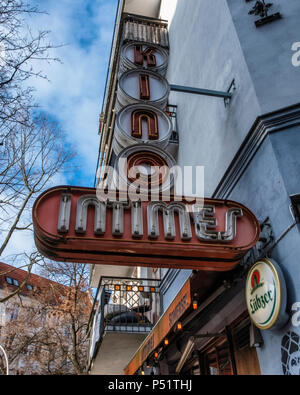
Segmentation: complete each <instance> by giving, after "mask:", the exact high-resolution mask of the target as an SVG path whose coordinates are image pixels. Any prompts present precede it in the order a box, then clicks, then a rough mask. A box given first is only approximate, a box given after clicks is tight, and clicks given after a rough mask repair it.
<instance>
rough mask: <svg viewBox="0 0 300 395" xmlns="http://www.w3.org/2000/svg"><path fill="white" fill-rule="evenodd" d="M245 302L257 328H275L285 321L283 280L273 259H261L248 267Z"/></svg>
mask: <svg viewBox="0 0 300 395" xmlns="http://www.w3.org/2000/svg"><path fill="white" fill-rule="evenodd" d="M246 302H247V308H248V312H249V315H250V318H251V320H252V321H253V323H254V325H256V326H257V327H258V328H260V329H271V328H272V329H275V328H280V327H281V326H283V325H284V324H285V323H286V321H287V319H288V316H287V314H286V311H285V310H286V303H287V301H286V285H285V280H284V277H283V274H282V271H281V269H280V267H279V266H278V264H277V263H276V262H274V260H273V259H262V260H260V261H258V262H256V263H255V264H254V265H253V266H252V268H251V269H250V271H249V273H248V277H247V281H246Z"/></svg>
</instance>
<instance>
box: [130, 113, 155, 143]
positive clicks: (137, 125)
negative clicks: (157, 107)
mask: <svg viewBox="0 0 300 395" xmlns="http://www.w3.org/2000/svg"><path fill="white" fill-rule="evenodd" d="M143 121H146V122H147V126H148V139H149V140H158V138H159V131H158V120H157V114H156V113H155V112H154V111H151V110H136V111H133V113H132V114H131V128H132V137H135V138H138V139H141V138H142V135H143Z"/></svg>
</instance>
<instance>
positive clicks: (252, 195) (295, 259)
mask: <svg viewBox="0 0 300 395" xmlns="http://www.w3.org/2000/svg"><path fill="white" fill-rule="evenodd" d="M299 144H300V133H299V130H297V128H295V129H287V130H284V131H281V132H277V133H274V134H272V135H270V137H269V138H268V139H267V140H266V141H265V142H264V144H263V145H262V146H261V148H260V150H259V151H258V152H257V154H256V156H255V158H254V159H253V160H252V162H251V163H250V165H249V166H248V168H247V170H246V171H245V173H244V174H243V176H242V178H241V179H240V181H239V183H238V184H237V186H236V187H235V189H234V190H233V192H232V193H231V195H230V199H233V200H237V201H239V202H241V203H243V204H245V205H246V206H247V207H249V208H250V209H251V210H252V211H253V212H254V213H255V214H256V216H257V218H258V219H259V220H260V222H262V221H263V220H265V219H266V217H269V218H270V222H271V225H272V229H273V232H274V237H275V240H277V239H279V238H280V237H281V235H282V234H283V233H284V232H285V231H286V230H287V228H288V227H289V226H290V225H291V224H292V223H293V222H294V219H293V217H292V215H291V213H290V210H289V206H290V203H291V201H290V198H289V190H292V187H294V188H296V183H298V191H300V183H299V172H300V158H299V150H298V151H297V148H299ZM274 147H275V148H274ZM287 150H289V152H287ZM297 180H298V181H297ZM292 185H293V186H292ZM287 188H288V189H287ZM294 190H295V189H294ZM299 256H300V234H299V229H298V228H297V227H294V228H293V229H292V230H291V231H290V232H288V233H287V234H286V236H285V237H284V238H283V239H282V240H281V241H280V242H279V243H278V245H277V247H275V248H274V250H272V252H271V257H272V258H273V259H275V260H276V261H277V262H278V263H279V265H280V267H281V269H282V271H283V273H284V276H285V279H286V285H287V292H288V313H289V314H290V316H291V315H292V312H291V306H292V305H293V304H294V303H295V302H297V301H300V271H299ZM288 332H294V333H295V334H299V336H300V327H295V326H293V325H292V322H291V320H289V322H288V323H287V325H286V326H285V327H284V328H282V329H281V330H268V331H262V335H263V339H264V347H263V348H261V349H259V350H258V356H259V361H260V367H261V372H262V374H276V375H278V374H283V367H282V352H284V351H282V341H283V340H284V339H285V336H287V334H288ZM299 347H300V343H299Z"/></svg>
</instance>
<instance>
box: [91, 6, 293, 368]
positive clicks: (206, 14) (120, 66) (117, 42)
mask: <svg viewBox="0 0 300 395" xmlns="http://www.w3.org/2000/svg"><path fill="white" fill-rule="evenodd" d="M299 14H300V5H299V2H297V0H290V1H289V2H288V3H287V2H283V1H282V0H276V1H275V2H274V3H273V4H266V3H265V2H264V1H257V2H255V1H245V0H215V1H213V2H212V1H207V0H194V1H189V2H187V1H184V0H161V1H160V0H147V1H144V0H143V1H142V0H132V1H129V0H124V1H120V2H119V7H118V13H117V16H116V24H115V32H114V37H113V43H112V51H111V57H110V64H109V71H108V77H107V85H106V91H105V97H104V102H103V108H102V114H101V122H100V130H99V131H100V147H99V163H98V165H99V168H98V171H97V177H96V181H95V186H98V185H99V183H100V184H101V183H102V184H103V183H109V182H110V175H109V174H107V173H106V166H108V165H110V166H115V168H117V170H118V171H119V173H120V172H121V170H122V169H121V168H118V166H119V165H118V163H119V162H118V161H119V160H120V158H124V157H126V158H127V159H128V158H129V159H131V158H132V157H135V158H137V159H136V163H137V164H141V165H142V166H143V169H142V170H141V173H143V171H144V172H146V175H147V169H146V170H145V168H146V167H147V165H149V163H152V162H151V161H152V159H153V154H155V155H156V157H159V158H161V157H162V158H164V161H165V163H167V165H168V166H169V167H170V166H171V165H173V164H176V165H178V166H179V167H180V168H184V166H190V167H192V168H196V167H197V166H203V167H204V196H205V197H207V198H214V199H223V200H225V201H227V200H230V201H235V202H239V203H241V204H243V205H244V206H245V207H247V208H249V209H250V210H251V212H252V213H254V215H255V216H256V218H257V220H258V221H259V224H260V230H261V236H260V239H259V240H258V241H257V243H256V245H255V246H254V247H253V248H251V249H250V251H249V252H248V253H247V254H246V255H245V256H243V257H242V258H241V259H240V262H239V263H238V264H237V265H236V266H235V267H234V268H232V269H230V270H223V271H220V270H212V269H211V268H208V269H207V270H203V268H202V269H201V270H197V269H193V270H184V269H180V268H173V267H172V264H170V268H167V267H158V268H153V267H150V268H149V267H146V266H142V267H135V266H134V264H132V265H129V266H124V265H122V266H118V265H114V266H110V265H107V266H106V265H97V264H95V265H93V266H92V269H91V285H92V286H93V287H95V288H97V298H96V301H95V305H94V307H95V308H94V312H93V314H92V316H91V319H90V333H91V347H90V355H89V363H88V372H89V373H91V374H123V373H125V374H170V375H173V374H182V373H185V374H191V375H199V374H200V375H209V374H210V375H213V374H218V375H223V374H276V375H281V374H299V371H300V370H299V366H300V364H299V352H300V350H299V349H300V330H299V325H300V322H299V319H298V315H297V314H298V309H299V308H300V291H299V290H300V287H299V286H300V272H299V268H298V264H297V257H298V255H299V248H300V247H299V237H300V235H299V225H298V223H299V214H300V208H299V207H300V205H299V202H300V178H299V174H300V172H299V168H300V155H299V152H300V126H299V125H300V104H299V89H298V86H299V78H300V61H299V58H300V53H299V48H300V44H299V37H300V27H299V23H298V18H299ZM136 81H138V82H139V83H138V84H137V82H136ZM226 94H227V95H226ZM132 114H134V115H132ZM130 117H131V118H130ZM130 119H131V124H130ZM155 122H157V123H158V125H159V130H160V132H161V133H160V134H159V136H157V135H156V133H157V130H156V129H155ZM130 125H131V127H132V129H131V128H130ZM128 131H129V132H128ZM149 147H150V148H149ZM149 150H150V151H151V155H152V156H151V155H149V158H148V156H147V155H148V152H149ZM141 153H142V155H140V154H141ZM139 155H140V156H139ZM145 158H146V160H145ZM142 159H143V160H142ZM154 163H157V162H155V161H154ZM122 174H126V172H125V173H124V172H123V173H122ZM191 185H192V184H191ZM170 187H171V186H170V185H167V186H166V189H167V188H170ZM169 248H170V249H172V244H171V242H170V244H169ZM263 259H265V261H264V264H266V265H268V267H273V268H274V267H275V269H276V268H277V269H278V272H279V273H280V275H279V277H280V278H279V280H278V293H277V296H278V297H279V296H280V298H281V299H280V300H281V306H280V311H279V310H278V312H277V313H278V314H277V313H276V314H277V316H276V317H277V319H278V321H277V325H275V324H274V325H273V326H272V327H263V325H257V322H256V321H255V317H254V313H253V314H252V312H251V309H250V310H249V306H248V307H247V298H248V296H247V293H246V288H247V282H248V281H249V278H247V275H248V273H249V270H251V268H252V267H253V265H255V264H256V263H257V262H259V261H261V260H263ZM273 264H274V265H273ZM272 265H273V266H272ZM158 266H159V265H158ZM275 269H274V270H275ZM260 270H262V269H260ZM266 270H268V269H266ZM258 272H259V271H258V270H257V271H256V273H255V275H252V277H251V281H252V280H253V281H254V280H255V281H256V283H255V284H254V285H256V286H257V285H261V289H262V287H263V281H262V279H261V278H260V277H259V275H258V274H257V273H258ZM259 273H262V272H261V271H260V272H259ZM264 273H265V272H264ZM257 276H258V277H257ZM264 276H265V277H263V278H266V276H267V275H266V274H264ZM264 282H266V281H264ZM254 285H253V283H252V289H251V292H252V291H253V295H254V291H255V289H256V288H255V287H254ZM254 288H255V289H254ZM272 289H273V288H272ZM273 290H275V288H274V289H273ZM245 295H246V296H245ZM272 296H273V294H272ZM251 300H252V303H254V302H253V300H254V299H253V298H252V299H251V297H250V302H251ZM264 300H265V304H267V303H269V302H271V301H273V298H272V297H271V294H269V298H268V296H266V297H265V299H264ZM254 301H255V300H254ZM260 303H261V302H257V304H256V305H255V306H256V307H255V308H254V310H255V309H257V310H259V309H261V310H262V309H264V307H262V306H260ZM251 306H252V305H251ZM265 310H266V309H265ZM255 312H256V310H255ZM132 314H133V315H134V316H132ZM272 314H273V313H272Z"/></svg>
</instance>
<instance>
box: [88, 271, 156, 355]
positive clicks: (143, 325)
mask: <svg viewBox="0 0 300 395" xmlns="http://www.w3.org/2000/svg"><path fill="white" fill-rule="evenodd" d="M159 286H160V280H153V279H137V278H126V277H125V278H124V277H123V278H117V277H101V280H100V283H99V287H98V289H97V293H96V296H95V300H94V305H93V310H92V314H91V316H90V320H89V332H90V339H91V340H90V357H91V358H93V355H94V354H95V350H96V348H97V347H99V345H100V343H101V341H102V337H103V334H104V333H109V332H110V333H112V332H118V333H138V334H141V333H144V334H145V335H146V334H147V333H149V332H150V331H151V330H152V328H153V326H154V325H155V324H156V322H157V320H158V318H159V314H160V297H159Z"/></svg>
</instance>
